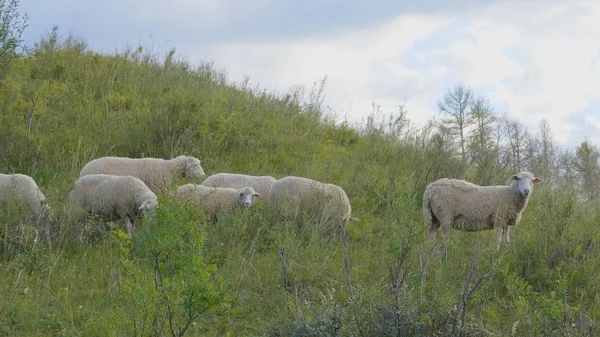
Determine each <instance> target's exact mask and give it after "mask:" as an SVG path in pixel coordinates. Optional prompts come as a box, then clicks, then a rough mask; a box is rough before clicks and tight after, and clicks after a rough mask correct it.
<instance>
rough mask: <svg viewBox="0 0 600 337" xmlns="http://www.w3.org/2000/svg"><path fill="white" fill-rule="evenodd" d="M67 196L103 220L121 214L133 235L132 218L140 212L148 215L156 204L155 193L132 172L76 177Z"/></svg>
mask: <svg viewBox="0 0 600 337" xmlns="http://www.w3.org/2000/svg"><path fill="white" fill-rule="evenodd" d="M69 198H70V199H71V205H72V206H76V207H80V208H83V209H85V210H87V211H89V212H92V213H94V214H96V215H98V216H100V217H102V218H104V219H106V220H109V221H112V220H116V219H119V218H120V219H121V220H122V221H123V226H124V227H125V230H126V231H127V234H128V235H129V236H130V237H133V226H132V221H134V220H135V218H136V217H139V216H140V215H143V216H144V217H148V216H149V215H150V214H152V213H153V212H154V211H155V210H156V208H157V207H158V199H157V196H156V194H154V192H152V191H151V190H150V188H148V186H146V184H144V182H143V181H142V180H140V179H138V178H136V177H133V176H115V175H109V174H90V175H85V176H83V177H81V178H79V179H77V181H76V182H75V187H74V188H73V189H72V190H71V191H70V192H69Z"/></svg>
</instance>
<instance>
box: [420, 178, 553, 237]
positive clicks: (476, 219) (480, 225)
mask: <svg viewBox="0 0 600 337" xmlns="http://www.w3.org/2000/svg"><path fill="white" fill-rule="evenodd" d="M511 180H512V183H511V184H510V185H509V186H479V185H476V184H473V183H470V182H467V181H464V180H457V179H446V178H443V179H440V180H437V181H434V182H432V183H431V184H429V185H428V186H427V188H426V189H425V193H424V194H423V218H424V220H425V226H427V227H429V236H430V237H434V236H435V233H436V232H437V230H438V229H439V228H440V227H441V228H442V238H443V240H444V243H447V241H448V232H449V230H450V228H454V229H458V230H462V231H468V232H474V231H482V230H490V229H494V230H495V231H496V232H497V235H498V238H497V246H496V248H499V247H500V245H501V243H502V237H503V235H504V236H505V237H506V241H507V242H508V241H510V237H509V231H510V226H516V225H517V224H518V223H519V221H520V220H521V214H522V213H523V210H524V209H525V207H526V206H527V202H528V200H529V197H530V196H531V193H532V192H533V184H534V183H541V182H542V180H541V179H539V178H536V177H535V176H533V175H532V174H531V173H529V172H520V173H519V174H516V175H514V176H512V177H511Z"/></svg>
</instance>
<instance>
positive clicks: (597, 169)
mask: <svg viewBox="0 0 600 337" xmlns="http://www.w3.org/2000/svg"><path fill="white" fill-rule="evenodd" d="M598 159H600V152H599V151H598V148H597V147H596V146H595V145H593V144H591V143H590V142H589V141H587V140H586V141H583V142H582V143H581V144H580V145H579V146H578V147H577V148H576V149H575V158H573V167H574V169H575V171H577V173H578V174H579V181H580V186H581V190H582V191H583V193H584V196H585V198H586V199H587V200H594V199H597V198H598V195H599V190H598V184H599V183H600V166H599V164H598Z"/></svg>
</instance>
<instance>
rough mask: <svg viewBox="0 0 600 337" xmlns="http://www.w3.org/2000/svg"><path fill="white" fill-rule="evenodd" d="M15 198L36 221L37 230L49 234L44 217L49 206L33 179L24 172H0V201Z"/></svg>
mask: <svg viewBox="0 0 600 337" xmlns="http://www.w3.org/2000/svg"><path fill="white" fill-rule="evenodd" d="M9 200H15V201H17V202H20V203H23V204H24V205H25V206H27V208H29V213H30V217H31V218H33V219H35V220H36V222H37V227H38V232H39V233H45V235H46V236H47V235H49V231H50V228H49V226H45V225H46V217H47V214H48V210H49V209H50V207H49V206H48V202H47V200H46V197H45V196H44V194H43V193H42V191H40V189H39V187H38V185H37V184H36V182H35V180H33V178H31V177H30V176H27V175H24V174H19V173H16V174H2V173H0V201H9Z"/></svg>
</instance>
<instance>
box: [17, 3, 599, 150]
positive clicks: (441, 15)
mask: <svg viewBox="0 0 600 337" xmlns="http://www.w3.org/2000/svg"><path fill="white" fill-rule="evenodd" d="M167 4H169V5H167ZM20 10H21V12H26V13H27V14H28V15H29V24H30V26H29V28H28V29H27V31H26V34H25V35H26V36H25V37H26V42H27V43H28V44H33V43H35V42H37V41H39V39H40V37H41V36H42V34H45V33H47V32H48V31H49V30H50V29H51V28H52V26H53V25H58V26H59V27H60V32H61V35H63V36H64V35H66V34H68V33H69V32H71V33H73V34H74V35H76V36H79V37H83V38H85V39H86V40H87V42H88V44H89V46H90V47H91V48H93V49H96V50H102V51H108V52H112V51H115V50H122V49H123V48H124V47H125V46H126V45H132V46H137V45H138V44H141V45H142V46H153V49H154V50H156V51H167V50H168V49H169V48H171V47H175V48H176V50H177V52H178V54H180V55H183V56H185V57H186V59H187V60H189V61H190V62H192V63H199V62H203V61H213V62H214V63H215V66H216V67H217V68H219V69H225V70H226V72H227V74H228V77H229V78H230V79H231V80H233V81H241V80H242V79H243V78H244V77H245V76H249V77H250V81H251V83H253V84H255V85H260V87H263V88H268V89H273V90H277V91H279V92H285V91H287V90H288V89H289V88H291V87H292V86H296V85H305V86H306V87H307V88H308V89H310V87H311V86H312V84H313V83H314V82H315V81H317V82H318V81H320V80H321V79H322V78H323V77H324V76H327V77H328V78H327V85H326V88H325V96H326V97H325V104H326V105H328V106H330V107H331V108H332V109H333V112H334V113H335V114H336V115H337V116H339V117H340V118H347V119H348V120H349V121H351V122H355V121H361V120H362V119H363V118H365V117H366V116H367V115H368V114H369V113H370V112H371V111H372V102H375V103H376V104H378V105H380V106H381V108H382V110H383V112H385V113H388V112H390V111H394V109H395V107H396V106H398V105H399V104H402V103H403V102H404V101H406V103H407V108H408V113H409V117H410V119H411V120H413V121H415V122H423V121H425V120H426V119H427V118H428V117H430V116H432V115H434V114H436V113H437V108H436V101H437V100H438V99H439V98H440V97H441V96H442V95H443V94H444V93H445V92H446V90H447V89H448V88H449V87H451V86H452V85H454V84H455V83H462V84H466V85H468V86H471V87H472V89H473V90H474V91H475V93H476V94H478V95H486V96H487V97H488V98H489V99H490V101H491V103H492V105H493V106H494V107H495V109H496V111H497V112H500V113H501V112H505V111H506V112H508V113H510V114H511V115H512V116H514V117H517V118H518V119H520V120H521V121H522V122H523V123H525V124H526V125H527V127H528V128H529V131H530V132H531V133H533V134H535V132H536V131H537V126H538V123H539V121H540V120H541V119H542V118H545V119H547V120H548V121H549V123H550V126H551V128H552V131H553V134H554V136H555V139H556V140H557V142H558V143H559V145H562V146H567V147H571V146H574V145H577V144H578V143H580V142H581V141H582V140H583V139H585V138H587V139H589V140H591V141H593V142H595V143H596V144H598V143H600V38H599V37H600V1H597V0H569V1H565V0H561V1H554V0H538V1H535V0H521V1H507V0H479V1H468V0H455V1H452V2H450V1H434V0H421V1H413V0H410V1H409V0H369V1H366V0H355V1H342V0H303V1H298V0H280V1H278V0H169V1H167V0H103V1H83V0H54V1H42V0H21V4H20Z"/></svg>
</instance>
